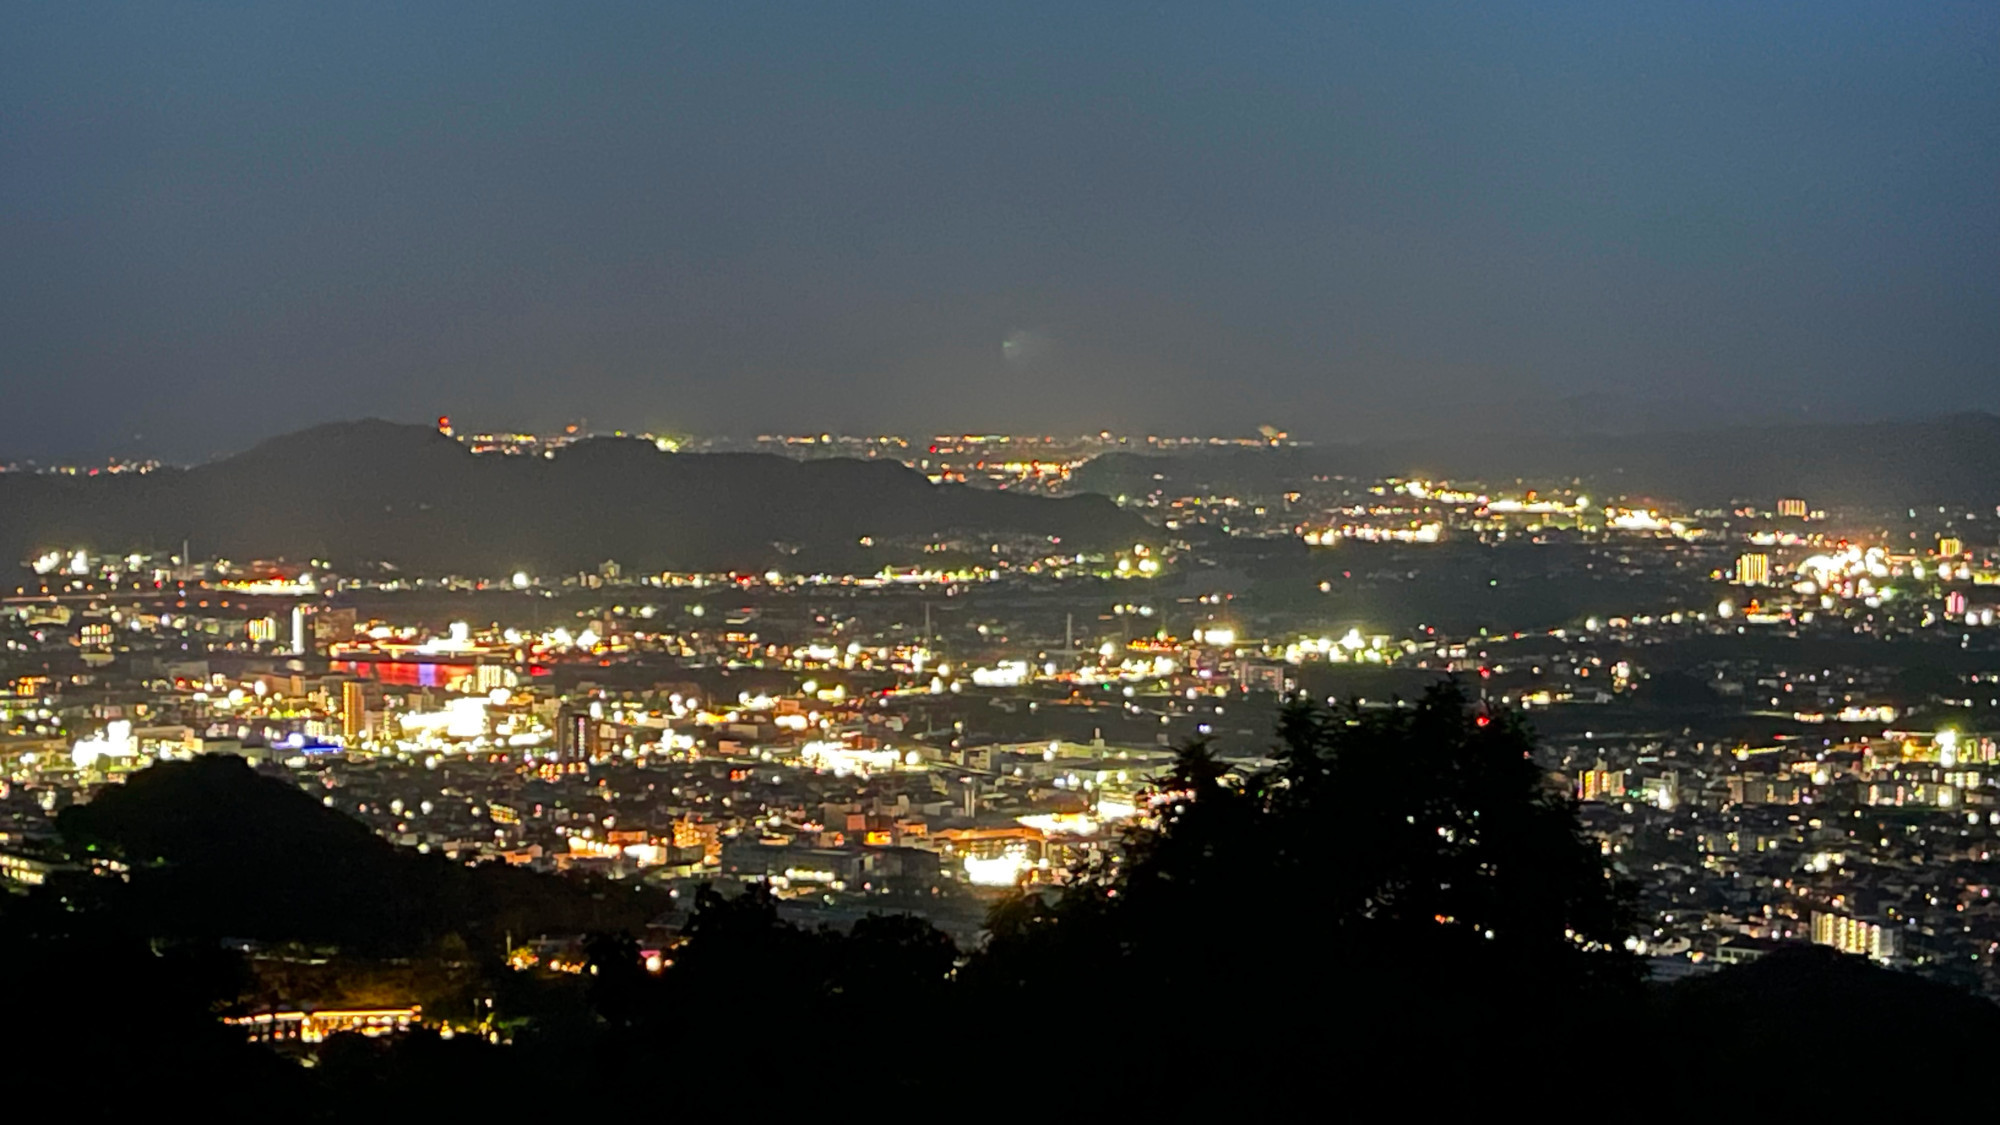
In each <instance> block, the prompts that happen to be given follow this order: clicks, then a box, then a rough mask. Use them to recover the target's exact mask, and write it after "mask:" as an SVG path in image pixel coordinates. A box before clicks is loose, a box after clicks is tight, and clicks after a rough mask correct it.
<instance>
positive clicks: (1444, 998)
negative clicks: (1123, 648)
mask: <svg viewBox="0 0 2000 1125" xmlns="http://www.w3.org/2000/svg"><path fill="white" fill-rule="evenodd" d="M1279 733H1280V739H1281V744H1280V745H1279V747H1278V748H1277V750H1276V753H1275V764H1274V765H1272V766H1271V767H1270V768H1268V769H1249V770H1233V769H1232V768H1231V767H1230V766H1229V764H1228V763H1225V762H1223V761H1221V760H1219V759H1217V758H1216V757H1215V756H1214V754H1213V752H1212V751H1211V749H1210V747H1208V746H1207V745H1206V744H1204V743H1200V742H1197V743H1193V744H1191V745H1188V746H1186V747H1184V748H1182V750H1181V751H1180V753H1179V755H1178V757H1177V760H1176V762H1175V765H1174V769H1173V771H1172V772H1171V774H1170V775H1169V776H1167V777H1165V778H1162V779H1160V785H1159V789H1158V792H1157V794H1156V796H1155V798H1154V808H1153V810H1152V816H1151V817H1150V818H1148V819H1146V820H1145V821H1144V822H1143V823H1142V824H1141V825H1140V826H1139V827H1136V828H1134V829H1132V830H1131V831H1130V832H1129V833H1128V834H1127V836H1126V839H1125V847H1124V854H1123V856H1122V858H1121V859H1119V860H1117V861H1115V862H1110V863H1104V864H1100V865H1098V866H1097V867H1094V868H1088V869H1085V870H1081V871H1079V872H1076V873H1075V875H1074V877H1073V878H1072V880H1071V881H1070V882H1069V884H1068V885H1067V886H1066V887H1065V888H1064V889H1063V890H1062V891H1061V892H1060V893H1059V894H1056V895H1054V896H1053V897H1047V896H1043V895H1036V894H1030V895H1027V896H1024V897H1021V898H1018V899H1016V900H1013V901H1010V902H1008V903H1005V904H1003V905H1002V906H1001V907H1000V908H999V909H997V910H996V911H995V912H994V914H993V916H992V919H991V925H990V930H991V934H992V938H991V941H990V942H989V943H988V945H987V947H986V949H985V950H984V951H982V953H981V954H980V955H979V956H978V957H976V958H975V959H974V962H973V964H971V965H968V966H967V968H966V978H967V980H968V982H969V983H971V984H973V985H974V986H975V987H976V988H978V989H980V990H982V991H984V993H985V994H986V995H987V996H989V997H992V998H993V999H995V1000H996V1001H999V1002H1000V1003H1002V1005H1003V1006H1005V1005H1007V1004H1012V1005H1013V1006H1014V1008H1015V1010H1016V1011H1020V1012H1029V1011H1035V1010H1047V1009H1048V1008H1049V1006H1051V1005H1055V1004H1060V1003H1062V1002H1064V1001H1065V999H1066V998H1072V999H1073V998H1074V997H1075V996H1076V995H1077V994H1078V993H1079V991H1080V990H1084V989H1089V990H1091V991H1092V992H1093V993H1109V994H1112V995H1119V994H1126V995H1155V996H1171V997H1173V998H1174V1005H1173V1006H1174V1009H1175V1010H1176V1011H1178V1012H1181V1013H1185V1014H1186V1015H1187V1016H1189V1017H1190V1018H1191V1019H1192V1020H1193V1021H1194V1022H1195V1023H1196V1025H1200V1024H1201V1023H1202V1022H1203V1021H1218V1023H1226V1024H1229V1025H1240V1024H1242V1023H1243V1022H1244V1021H1246V1020H1261V1021H1264V1022H1265V1023H1267V1024H1269V1025H1271V1026H1278V1025H1280V1024H1282V1023H1285V1022H1289V1021H1292V1020H1293V1019H1295V1018H1296V1017H1298V1016H1300V1015H1302V1014H1304V1013H1314V1014H1317V1015H1319V1016H1320V1017H1322V1018H1321V1019H1319V1020H1318V1021H1317V1023H1318V1026H1320V1027H1322V1028H1323V1029H1325V1033H1324V1034H1322V1035H1320V1036H1319V1037H1318V1038H1320V1039H1322V1040H1324V1039H1326V1038H1327V1037H1328V1036H1331V1035H1334V1034H1335V1033H1336V1032H1339V1033H1342V1034H1344V1033H1345V1032H1348V1031H1359V1030H1361V1029H1364V1028H1365V1029H1366V1030H1367V1033H1368V1038H1369V1039H1370V1041H1372V1042H1376V1043H1382V1042H1390V1041H1396V1040H1398V1039H1399V1038H1403V1039H1407V1038H1409V1037H1422V1038H1424V1039H1426V1040H1431V1039H1436V1038H1437V1037H1439V1036H1441V1035H1442V1036H1446V1037H1451V1036H1464V1037H1480V1036H1486V1035H1490V1034H1492V1033H1493V1032H1494V1031H1496V1030H1499V1029H1505V1028H1509V1027H1513V1028H1523V1027H1526V1026H1528V1025H1529V1024H1534V1025H1536V1026H1542V1025H1544V1024H1546V1023H1548V1021H1552V1020H1553V1021H1560V1020H1562V1019H1565V1018H1568V1015H1569V1014H1570V1013H1574V1012H1576V1011H1579V1010H1580V1009H1581V1006H1582V1005H1584V1004H1587V1003H1589V1002H1591V1001H1592V1000H1593V999H1603V998H1605V997H1618V996H1624V995H1628V994H1629V993H1630V991H1631V990H1632V989H1633V988H1634V987H1635V986H1636V984H1637V982H1638V979H1639V970H1638V966H1637V962H1636V959H1635V958H1633V957H1631V956H1630V955H1629V954H1627V953H1626V952H1625V951H1624V949H1623V946H1622V942H1623V939H1624V937H1625V935H1626V934H1627V933H1628V932H1629V924H1630V911H1629V907H1628V901H1629V893H1628V891H1627V889H1626V888H1624V887H1621V886H1620V885H1619V884H1618V883H1616V882H1615V881H1614V880H1613V878H1612V877H1611V875H1610V873H1609V872H1608V871H1607V869H1606V868H1605V865H1604V863H1603V860H1602V858H1601V856H1600V855H1599V853H1598V849H1596V848H1595V847H1594V846H1592V845H1591V844H1589V843H1588V842H1587V841H1586V840H1585V839H1584V837H1583V836H1582V833H1581V831H1580V829H1579V826H1578V824H1577V821H1576V817H1575V813H1574V808H1573V805H1572V803H1571V801H1570V800H1569V797H1568V795H1567V793H1566V790H1565V789H1563V788H1560V787H1558V786H1557V785H1556V784H1554V783H1552V781H1551V779H1550V778H1549V777H1548V776H1547V775H1545V774H1544V773H1543V772H1542V771H1541V770H1540V769H1539V768H1538V767H1536V765H1535V764H1534V762H1533V759H1532V750H1533V741H1532V737H1531V735H1530V734H1529V732H1528V730H1527V729H1526V727H1525V726H1524V725H1522V724H1521V723H1520V722H1519V721H1518V720H1517V719H1515V718H1514V717H1513V716H1512V715H1510V714H1508V713H1505V712H1499V711H1488V710H1487V709H1485V708H1483V707H1480V706H1478V705H1476V704H1474V703H1473V702H1472V701H1471V700H1469V699H1468V698H1467V697H1466V696H1465V694H1464V692H1463V690H1462V689H1461V688H1460V687H1459V686H1458V685H1457V684H1456V683H1455V682H1444V683H1441V684H1439V685H1437V686H1436V687H1434V688H1432V689H1431V690H1430V691H1428V692H1426V694H1425V695H1424V696H1423V698H1421V699H1420V700H1418V701H1416V702H1415V703H1414V704H1413V705H1409V706H1398V707H1393V708H1375V709H1367V708H1362V707H1359V706H1356V705H1347V706H1341V707H1335V708H1321V707H1316V706H1311V705H1305V704H1300V705H1297V706H1294V707H1292V708H1291V709H1289V710H1288V711H1287V712H1286V714H1285V715H1284V717H1283V720H1282V722H1281V724H1280V728H1279ZM1336 1017H1337V1018H1336ZM1322 1045H1325V1044H1324V1043H1322Z"/></svg>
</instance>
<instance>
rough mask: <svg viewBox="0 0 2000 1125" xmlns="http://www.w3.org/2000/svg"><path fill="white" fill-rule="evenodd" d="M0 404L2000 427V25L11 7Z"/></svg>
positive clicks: (1003, 422) (1075, 423)
mask: <svg viewBox="0 0 2000 1125" xmlns="http://www.w3.org/2000/svg"><path fill="white" fill-rule="evenodd" d="M0 390H4V393H5V396H6V397H5V404H6V408H5V409H4V410H0V459H6V458H9V457H21V456H52V455H85V454H102V453H122V454H133V453H141V454H150V455H160V456H167V457H171V458H205V457H208V456H210V455H213V454H215V453H217V452H223V451H230V450H235V449H239V448H242V447H244V446H247V445H249V444H251V443H253V442H254V441H257V440H259V439H262V438H264V437H267V436H269V435H272V434H276V433H281V432H284V431H286V430H289V429H293V428H297V427H300V426H303V425H307V424H311V423H314V422H320V421H328V420H333V419H339V418H353V417H364V416H369V415H379V416H384V417H392V418H400V419H407V420H411V421H417V420H424V419H428V418H431V417H434V416H436V415H438V414H440V413H450V414H452V415H454V416H455V417H456V418H458V419H460V420H461V421H462V422H463V423H465V424H469V425H474V426H517V425H519V426H548V425H552V424H556V423H561V422H565V421H574V420H576V419H579V418H582V419H587V421H588V424H589V425H591V426H593V427H597V428H607V429H608V428H613V427H620V428H629V429H644V428H657V429H671V430H686V431H700V432H718V431H720V432H730V433H739V434H740V433H750V434H754V433H756V432H759V431H762V430H770V429H790V430H807V429H811V430H823V429H824V430H847V431H851V432H872V431H875V430H878V429H902V430H908V431H926V430H930V429H949V430H966V429H972V430H1006V429H1021V430H1032V431H1037V432H1061V433H1076V432H1082V431H1086V430H1095V429H1098V428H1100V427H1104V426H1109V427H1113V428H1122V429H1130V430H1135V431H1145V430H1154V431H1159V432H1186V431H1202V432H1217V431H1238V432H1241V431H1247V430H1250V429H1251V428H1253V427H1254V426H1256V425H1257V424H1258V423H1264V422H1270V423H1275V424H1278V425H1281V426H1287V427H1289V428H1290V429H1291V430H1292V431H1293V432H1294V433H1296V434H1298V435H1300V436H1306V437H1312V438H1316V439H1320V440H1348V439H1358V438H1367V437H1374V436H1380V435H1388V434H1411V433H1416V432H1420V431H1426V430H1430V431H1437V430H1453V429H1463V428H1467V427H1472V426H1479V425H1488V426H1491V425H1519V426H1522V427H1524V428H1533V427H1535V426H1547V425H1552V424H1588V425H1604V426H1623V425H1662V424H1670V423H1682V424H1684V423H1699V424H1704V425H1706V424H1721V423H1724V422H1728V421H1731V420H1742V419H1755V420H1764V419H1799V420H1816V419H1850V418H1867V417H1878V416H1902V417H1909V416H1917V415H1923V414H1929V413H1940V412H1944V411H1947V410H1957V409H1984V410H1991V409H2000V4H1994V3H1992V2H1991V0H1984V2H1980V3H1972V4H1964V5H1941V4H1940V5H1933V4H1922V3H1908V2H1902V3H1880V4H1854V3H1842V2H1837V0H1811V2H1805V3H1796V4H1755V3H1742V2H1735V3H1722V4H1701V3H1672V4H1658V5H1648V6H1641V5H1632V4H1616V3H1609V4H1608V3H1603V2H1602V0H1598V2H1594V3H1577V4H1568V3H1554V2H1547V0H1543V2H1536V3H1525V4H1518V5H1504V4H1481V5H1443V4H1440V5H1429V4H1390V3H1379V4H1372V5H1353V6H1349V5H1341V4H1335V3H1324V2H1321V3H1309V4H1280V3H1267V4H1257V5H1234V4H1218V3H1207V4H1195V5H1186V6H1181V5H1172V4H1149V5H1143V6H1141V5H1129V6H1128V5H1120V4H1110V3H1105V4H1075V3H1063V4H1050V5H1046V6H1028V5H1013V4H959V3H937V2H931V3H923V4H912V5H909V6H887V5H872V4H860V3H828V4H812V3H798V2H793V3H784V4H771V5H761V4H754V3H742V2H730V3H715V4H707V5H699V6H696V5H685V6H683V5H671V4H666V3H658V2H655V3H643V4H630V5H624V4H601V3H600V4H582V5H571V4H547V3H542V4H510V3H495V2H483V3H477V4H464V5H448V4H443V3H422V4H414V5H411V4H402V5H382V6H379V7H376V6H369V5H363V4H348V3H342V4H333V5H298V6H291V5H280V4H273V3H258V4H251V5H245V6H242V7H234V8H232V7H226V6H223V5H209V4H204V5H198V6H196V5H162V4H138V5H132V6H112V5H102V4H90V3H77V4H70V3H46V4H28V3H17V4H10V5H7V6H6V7H5V9H4V11H0Z"/></svg>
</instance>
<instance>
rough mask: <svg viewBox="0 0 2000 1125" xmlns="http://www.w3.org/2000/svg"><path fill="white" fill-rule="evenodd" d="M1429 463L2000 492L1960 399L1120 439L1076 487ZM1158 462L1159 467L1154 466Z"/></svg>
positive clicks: (1605, 477)
mask: <svg viewBox="0 0 2000 1125" xmlns="http://www.w3.org/2000/svg"><path fill="white" fill-rule="evenodd" d="M1419 474H1422V475H1430V476H1437V477H1444V478H1450V479H1463V480H1480V481H1486V482H1489V483H1498V482H1502V481H1511V480H1515V479H1525V480H1529V481H1551V480H1568V479H1571V478H1577V479H1580V480H1582V481H1583V483H1584V484H1585V485H1586V486H1588V487H1591V488H1595V489H1602V490H1605V492H1606V494H1607V495H1608V494H1612V493H1616V494H1624V495H1650V496H1657V497H1660V498H1663V499H1675V500H1682V501H1686V502H1688V503H1693V504H1702V505H1720V504H1725V503H1728V502H1730V501H1732V500H1761V501H1763V502H1765V503H1767V504H1768V503H1769V502H1771V501H1772V500H1774V499H1776V498H1777V497H1780V496H1800V497H1805V498H1807V499H1809V500H1810V501H1811V502H1812V503H1814V504H1816V505H1821V506H1827V505H1856V506H1866V507H1874V508H1895V507H1902V506H1906V505H1923V504H1947V505H1955V506H1959V507H1963V508H1965V509H1967V510H1970V511H1978V510H1981V509H1983V508H1988V507H1990V506H1992V505H1994V504H1996V503H2000V416H1996V415H1993V414H1987V413H1976V412H1975V413H1963V414H1953V415H1948V416H1945V417H1940V418H1935V419H1927V420H1922V421H1912V422H1870V423H1856V424H1843V425H1802V426H1757V427H1736V428H1727V429H1719V430H1706V431H1691V432H1682V433H1672V432H1649V433H1636V434H1618V435H1607V434H1590V433H1580V434H1569V433H1558V434H1534V435H1523V434H1518V433H1492V434H1474V435H1469V436H1464V435H1462V436H1457V437H1451V438H1434V439H1424V440H1417V441H1403V442H1372V443H1354V444H1348V445H1324V446H1315V447H1308V448H1300V449H1275V450H1258V449H1226V450H1213V451H1211V450H1201V451H1198V452H1193V453H1188V454H1181V455H1147V454H1126V453H1115V454H1107V455H1105V456H1103V457H1099V458H1097V459H1095V460H1093V461H1091V462H1090V463H1089V464H1087V465H1085V466H1083V468H1082V469H1080V470H1079V471H1078V472H1077V474H1076V475H1075V477H1074V483H1075V484H1076V485H1077V487H1079V488H1083V489H1087V490H1089V491H1092V492H1102V493H1105V494H1107V495H1111V496H1118V495H1134V496H1136V495H1144V494H1146V493H1149V492H1151V491H1154V490H1155V489H1160V488H1163V487H1169V486H1170V487H1171V489H1173V490H1178V491H1181V492H1183V493H1190V492H1196V491H1200V490H1202V489H1203V488H1204V487H1207V488H1212V489H1221V490H1232V491H1235V490H1241V491H1270V490H1272V489H1273V488H1274V487H1275V485H1276V484H1277V483H1278V482H1279V481H1280V480H1283V479H1298V478H1300V477H1305V476H1312V475H1340V476H1349V477H1360V478H1378V477H1384V476H1399V475H1419ZM1156 475H1157V476H1158V477H1161V478H1164V479H1155V477H1156Z"/></svg>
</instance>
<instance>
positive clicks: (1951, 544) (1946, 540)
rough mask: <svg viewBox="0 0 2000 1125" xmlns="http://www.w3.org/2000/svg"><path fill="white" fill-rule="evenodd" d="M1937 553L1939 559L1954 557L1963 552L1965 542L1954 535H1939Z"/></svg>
mask: <svg viewBox="0 0 2000 1125" xmlns="http://www.w3.org/2000/svg"><path fill="white" fill-rule="evenodd" d="M1937 553H1938V557H1939V558H1941V559H1955V558H1957V557H1958V556H1960V555H1962V554H1964V553H1965V544H1964V543H1963V542H1961V541H1960V540H1959V538H1958V536H1956V535H1940V536H1938V548H1937Z"/></svg>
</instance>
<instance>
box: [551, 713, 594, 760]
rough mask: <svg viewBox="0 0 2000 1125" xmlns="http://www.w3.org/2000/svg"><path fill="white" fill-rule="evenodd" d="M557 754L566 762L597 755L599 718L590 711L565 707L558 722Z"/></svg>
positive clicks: (588, 758) (589, 758)
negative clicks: (591, 714)
mask: <svg viewBox="0 0 2000 1125" xmlns="http://www.w3.org/2000/svg"><path fill="white" fill-rule="evenodd" d="M556 756H557V758H558V759H560V760H561V761H564V762H587V761H589V760H591V759H592V758H594V757H596V756H597V720H596V719H593V718H591V717H590V712H588V711H577V710H571V709H570V708H567V707H565V708H563V710H562V713H561V715H560V716H559V718H558V719H557V722H556Z"/></svg>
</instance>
